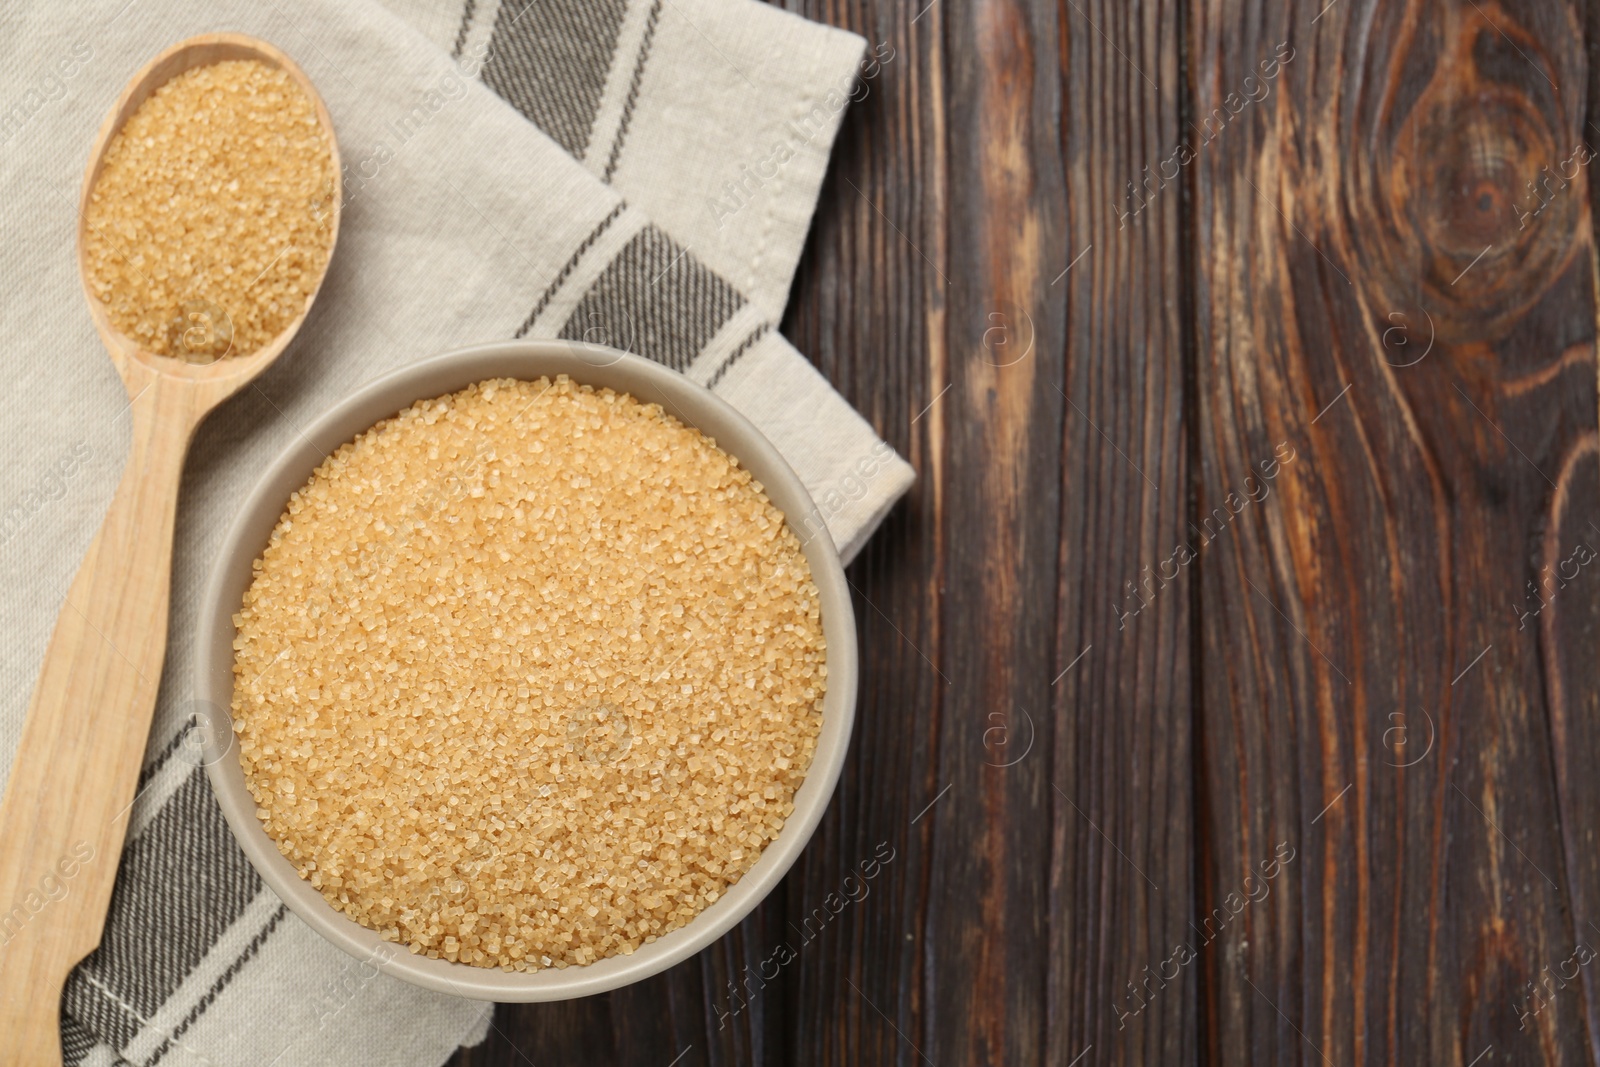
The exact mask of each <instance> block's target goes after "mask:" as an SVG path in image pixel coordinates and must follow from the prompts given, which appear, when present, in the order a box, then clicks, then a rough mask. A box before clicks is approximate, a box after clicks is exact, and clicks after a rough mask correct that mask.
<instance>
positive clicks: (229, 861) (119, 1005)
mask: <svg viewBox="0 0 1600 1067" xmlns="http://www.w3.org/2000/svg"><path fill="white" fill-rule="evenodd" d="M104 861H105V857H100V856H96V857H95V858H94V859H92V860H90V861H89V862H91V863H98V862H104ZM261 888H262V883H261V877H260V876H259V875H257V874H256V872H255V869H254V868H253V867H251V866H250V862H249V861H248V860H247V859H245V856H244V853H243V852H242V851H240V849H239V845H238V842H236V841H235V840H234V838H233V835H232V834H231V833H230V832H229V831H228V824H227V822H226V821H225V820H224V819H223V817H222V809H221V808H220V807H218V806H217V802H216V800H215V798H214V797H213V796H212V794H211V783H210V782H209V781H207V779H206V772H205V770H204V769H203V768H200V767H196V768H194V770H193V771H191V772H190V774H189V777H188V778H187V779H186V780H185V781H184V783H183V784H182V785H181V786H179V787H178V789H177V791H176V792H175V793H173V794H172V797H171V798H170V799H169V800H168V801H167V802H166V804H165V805H163V806H162V808H161V810H160V811H159V812H157V813H156V815H155V817H154V818H153V819H151V820H150V824H149V826H148V827H146V829H145V831H144V833H142V834H140V835H139V836H138V838H136V839H135V840H133V841H132V842H131V843H129V845H128V847H127V849H126V850H125V851H124V852H123V854H122V867H121V870H120V871H119V873H118V876H117V884H116V888H115V889H114V890H113V891H112V893H111V909H110V911H109V912H108V913H107V916H106V929H105V936H104V937H103V938H102V939H101V942H100V947H99V948H98V949H96V950H95V951H94V952H93V953H91V954H90V955H89V957H88V958H87V959H85V960H84V961H83V963H82V964H81V965H79V967H78V968H77V970H75V971H74V972H73V974H72V977H71V978H70V979H69V980H68V982H67V988H66V993H65V995H64V996H63V998H62V1006H63V1007H64V1008H65V1009H66V1011H67V1012H68V1013H69V1014H70V1015H72V1016H73V1017H75V1018H76V1019H77V1020H78V1021H79V1022H81V1023H82V1024H83V1025H84V1027H85V1028H86V1029H88V1030H89V1031H90V1032H92V1033H94V1034H96V1035H98V1036H99V1037H100V1039H101V1040H103V1041H105V1042H106V1043H107V1044H109V1045H110V1046H111V1047H112V1048H114V1049H118V1050H121V1049H123V1048H126V1047H127V1046H128V1043H129V1042H131V1041H132V1040H133V1039H134V1037H135V1036H137V1034H138V1033H139V1030H140V1028H141V1027H143V1025H144V1023H145V1021H146V1020H147V1019H149V1018H150V1017H151V1016H153V1015H154V1014H155V1013H156V1011H157V1010H158V1009H159V1008H160V1007H161V1005H162V1004H163V1003H164V1002H165V1001H166V999H167V998H168V997H169V996H171V995H172V993H173V992H174V991H175V990H176V989H177V988H178V986H179V985H180V984H182V982H183V980H184V978H186V977H187V976H188V974H189V972H190V971H192V970H194V968H195V965H196V964H198V963H199V962H200V960H201V959H202V958H203V957H204V956H205V955H206V953H207V952H209V951H211V947H212V946H213V945H215V944H216V942H217V940H218V939H219V938H221V937H222V935H223V933H224V932H225V931H226V930H227V929H228V927H229V926H231V925H232V924H233V922H234V921H235V920H236V919H238V917H239V916H240V915H241V914H242V913H243V912H244V909H245V907H246V906H247V905H248V904H249V903H250V901H251V900H252V899H253V898H254V897H255V895H256V894H257V893H258V892H260V891H261Z"/></svg>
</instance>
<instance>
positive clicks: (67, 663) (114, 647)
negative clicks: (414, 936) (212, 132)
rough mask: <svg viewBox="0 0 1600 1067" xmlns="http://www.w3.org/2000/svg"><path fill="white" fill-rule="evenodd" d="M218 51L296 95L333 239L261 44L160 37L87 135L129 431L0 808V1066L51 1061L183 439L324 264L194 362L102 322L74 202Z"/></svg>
mask: <svg viewBox="0 0 1600 1067" xmlns="http://www.w3.org/2000/svg"><path fill="white" fill-rule="evenodd" d="M228 60H255V61H258V62H261V63H264V64H266V65H267V66H269V67H275V68H278V69H280V70H282V71H284V72H285V73H286V74H288V75H289V77H290V79H291V80H292V81H293V82H294V83H295V84H296V85H298V86H299V88H300V89H301V90H302V91H303V92H304V93H305V94H306V96H307V97H308V98H309V100H310V102H311V104H312V106H313V108H314V109H315V112H316V122H317V124H318V125H320V127H321V129H322V131H323V133H324V134H325V135H326V138H327V145H328V150H329V152H330V153H331V157H332V158H331V169H330V173H331V177H332V184H331V187H330V188H329V190H328V195H327V197H326V198H325V199H322V200H319V201H318V202H316V203H313V204H308V205H307V210H309V211H311V212H313V215H314V217H315V218H317V219H318V221H319V225H326V226H328V227H331V233H330V234H329V236H328V237H327V238H326V246H327V255H328V257H329V258H331V256H332V251H333V249H332V245H333V242H334V240H335V239H336V238H337V236H338V232H339V208H340V199H341V187H340V182H339V176H340V170H339V150H338V145H337V143H336V142H335V140H334V135H333V123H332V121H331V119H330V118H329V116H328V112H327V109H326V107H324V106H323V103H322V100H321V98H320V97H319V96H318V95H317V92H316V89H315V88H313V86H312V84H311V82H310V80H309V79H308V78H307V77H306V76H305V74H304V73H303V72H302V71H301V70H300V68H299V67H298V66H296V65H295V64H294V62H293V61H292V60H290V59H289V58H288V57H287V56H285V55H284V54H283V53H282V52H279V51H278V50H277V49H276V48H273V47H272V46H271V45H269V44H266V43H265V42H263V41H258V40H256V39H254V38H251V37H246V36H242V35H239V34H231V33H220V34H207V35H204V36H200V37H193V38H190V39H189V40H186V41H183V42H180V43H179V44H176V45H174V46H172V47H171V48H169V49H167V50H166V51H165V52H163V53H161V54H160V55H159V56H157V57H156V58H155V59H154V60H152V61H151V62H150V63H149V64H148V65H147V66H145V68H144V69H143V70H141V71H139V73H138V74H137V75H135V76H134V78H133V80H132V81H131V82H130V83H129V84H128V87H127V88H126V89H125V90H124V91H123V93H122V95H121V97H120V98H119V99H118V101H117V103H116V106H115V107H114V108H113V109H112V111H111V114H110V115H109V116H108V117H107V119H106V121H105V123H104V125H102V126H101V128H100V133H99V136H98V137H97V138H96V139H95V143H94V148H93V150H92V151H91V153H90V157H89V166H88V170H87V172H86V174H85V177H84V184H83V192H82V196H81V199H80V201H79V223H78V266H79V271H80V274H81V275H82V277H83V284H84V291H85V293H86V294H87V295H88V297H89V309H90V313H91V314H92V315H93V317H94V323H95V327H96V329H97V330H98V331H99V333H100V337H101V340H102V341H104V342H105V346H106V348H107V350H108V351H109V352H110V354H111V361H112V363H113V364H115V366H116V368H117V373H118V374H119V375H120V376H121V378H122V382H123V385H124V386H126V388H127V392H128V397H129V409H128V410H129V411H131V415H132V420H133V433H132V436H133V441H132V451H131V452H130V454H129V456H128V465H127V468H126V469H125V470H124V472H123V475H122V481H121V483H120V484H119V485H118V486H117V491H116V495H115V496H114V497H113V499H112V501H111V507H110V510H109V511H108V512H107V513H106V517H105V521H104V522H103V524H102V525H101V527H100V531H99V533H98V534H97V535H96V536H95V538H94V541H93V542H92V543H91V544H90V545H89V551H88V554H87V555H86V556H85V557H84V560H83V564H82V566H80V567H79V569H78V573H77V576H76V577H75V578H74V579H73V581H72V585H71V586H70V587H69V588H68V591H67V595H66V603H65V604H64V605H63V606H62V608H61V613H60V615H59V616H58V617H57V619H56V626H55V631H54V632H53V633H52V634H51V637H50V643H49V646H48V648H47V649H46V652H45V658H44V665H43V667H42V668H41V669H40V671H39V680H38V682H37V684H36V685H35V687H34V691H33V699H32V702H31V703H30V704H29V706H28V717H27V720H26V722H25V724H24V726H23V730H22V738H21V742H20V744H19V745H18V748H17V753H16V759H15V762H14V763H13V765H12V768H11V775H10V778H9V780H8V782H7V784H6V790H5V798H4V801H3V802H0V1044H3V1046H4V1053H3V1056H0V1059H3V1060H4V1062H5V1063H7V1064H18V1065H25V1067H58V1065H59V1064H60V1063H61V1062H62V1060H61V1044H60V1032H59V1027H60V1004H61V992H62V987H63V984H64V983H65V981H66V978H67V975H68V973H69V972H70V971H71V970H72V968H73V966H74V965H76V964H77V963H78V961H79V960H81V959H83V958H84V957H85V956H86V955H88V954H89V953H90V952H92V951H93V950H94V949H95V947H96V946H97V945H99V943H100V937H101V932H102V930H103V927H104V925H105V917H106V910H107V907H108V906H109V903H110V899H111V888H112V883H113V882H114V880H115V878H116V873H117V864H118V861H119V859H120V856H121V852H122V843H123V837H124V834H125V833H126V830H127V825H128V818H129V813H130V811H131V808H132V805H133V801H134V794H135V787H136V785H137V782H138V777H139V771H140V767H141V764H142V762H143V756H144V751H145V744H146V741H147V740H148V736H149V732H150V723H151V716H152V714H153V713H154V709H155V701H156V690H157V683H158V682H159V680H160V678H161V667H162V660H163V658H164V656H165V653H166V644H167V608H168V601H169V597H170V578H171V570H172V537H173V524H174V519H175V516H176V511H177V503H178V482H179V477H180V475H181V473H182V471H183V461H184V454H185V452H186V451H187V450H188V446H189V440H190V438H191V437H192V435H193V433H194V429H195V427H196V426H197V425H198V424H199V422H200V420H201V419H202V418H204V417H205V415H206V413H207V412H209V411H210V410H211V409H212V408H213V407H215V406H216V405H217V404H218V403H220V402H221V401H222V400H224V399H225V398H227V397H228V396H230V395H232V394H233V393H234V392H236V391H237V390H238V389H240V388H241V387H242V386H244V385H245V384H246V383H247V382H249V381H250V380H251V379H252V378H254V377H255V376H256V375H257V374H259V373H260V372H261V371H262V370H264V369H265V368H266V367H267V365H268V364H270V363H271V362H272V361H273V360H274V359H276V358H277V357H278V356H279V355H280V354H281V353H282V352H283V350H284V348H285V347H286V346H287V345H288V344H289V342H290V340H291V339H292V338H293V337H294V335H295V333H296V331H298V329H299V328H300V324H301V323H302V322H303V321H304V320H305V316H306V314H307V312H309V311H310V309H311V304H312V301H313V300H314V299H315V298H316V294H317V290H318V289H320V287H321V284H322V276H325V274H326V266H325V265H324V266H323V267H322V268H321V275H319V276H317V277H315V278H314V280H312V281H311V285H312V288H311V289H310V292H309V294H308V295H307V296H306V298H305V304H304V306H303V307H301V308H299V310H298V314H297V315H296V316H295V317H294V318H293V320H292V321H290V322H289V323H288V325H287V326H286V327H285V328H283V329H282V330H281V331H280V332H278V334H277V335H276V336H275V337H274V338H273V339H272V340H270V341H269V342H267V343H266V344H264V345H263V346H262V347H260V348H259V349H258V350H256V351H254V352H251V353H248V354H240V355H228V356H226V358H222V359H214V360H213V361H212V362H208V363H195V362H187V361H185V360H183V359H179V358H174V357H173V356H170V355H158V354H155V353H153V352H150V351H147V350H146V349H145V348H143V347H141V346H140V345H139V344H138V343H136V342H135V341H133V340H132V339H130V338H129V337H127V336H126V335H124V334H123V333H121V332H119V331H118V329H117V328H116V327H115V326H114V325H113V323H112V318H111V316H110V315H109V314H108V310H107V307H106V306H105V304H103V303H102V302H101V300H100V299H99V298H98V297H97V296H96V291H95V288H94V286H93V284H92V282H91V277H90V268H89V261H88V257H87V255H86V252H85V242H86V238H87V236H88V234H87V231H88V228H89V221H88V215H87V212H88V210H89V206H90V196H91V193H92V191H93V190H94V187H95V183H96V182H97V181H98V180H99V178H100V175H101V172H102V170H103V169H104V167H105V163H106V154H107V150H108V148H109V147H110V145H111V143H112V140H113V138H114V137H115V135H116V133H117V132H118V131H119V130H120V129H121V128H122V127H123V125H124V124H125V123H126V122H127V121H128V119H129V117H130V116H132V115H133V113H134V112H135V111H136V110H137V109H138V108H139V106H140V105H141V104H143V103H144V102H145V101H146V100H147V99H148V98H149V97H150V96H151V94H152V93H154V92H155V91H156V90H157V89H159V88H160V87H161V86H162V85H164V84H166V83H167V82H169V81H171V80H172V79H173V78H175V77H177V76H179V75H181V74H184V73H186V72H187V71H190V70H192V69H194V68H196V67H202V66H208V65H210V64H213V63H218V62H223V61H228ZM323 262H324V264H325V263H326V262H327V260H324V261H323ZM195 321H196V322H197V328H200V329H205V328H206V324H205V323H203V322H200V321H199V320H195Z"/></svg>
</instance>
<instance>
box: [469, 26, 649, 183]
mask: <svg viewBox="0 0 1600 1067" xmlns="http://www.w3.org/2000/svg"><path fill="white" fill-rule="evenodd" d="M535 5H537V6H538V8H539V14H538V16H537V17H535V18H531V19H526V18H523V15H525V14H526V13H527V12H528V11H529V9H530V8H531V7H533V6H535ZM627 7H628V5H627V0H523V2H521V3H516V2H511V3H506V4H503V5H502V6H501V8H500V12H499V14H497V15H496V16H495V25H494V35H493V37H491V38H490V40H489V55H488V57H487V58H486V59H485V61H484V64H483V81H484V84H486V85H488V86H489V88H491V89H493V90H494V91H495V92H497V93H499V94H500V95H501V96H503V97H505V98H506V101H507V102H508V103H509V104H510V105H511V106H512V107H514V108H516V109H517V110H518V111H520V112H522V113H523V115H525V116H527V118H528V119H529V121H531V122H532V123H533V124H534V125H535V126H537V127H539V128H540V129H541V130H543V131H544V132H545V133H548V134H549V135H550V136H551V137H552V138H554V139H555V141H556V143H558V144H559V145H561V147H562V148H565V149H566V150H567V152H568V153H569V154H570V155H573V156H575V157H577V158H578V159H582V158H583V155H584V150H585V149H586V148H587V147H588V145H589V133H590V131H591V130H592V129H593V128H594V118H595V115H596V114H597V113H598V112H599V110H600V96H601V94H602V93H604V92H605V87H606V75H607V74H609V73H610V71H611V61H612V57H613V55H614V54H615V53H616V50H617V34H618V33H619V32H620V31H621V29H622V16H623V14H624V12H626V11H627Z"/></svg>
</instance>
